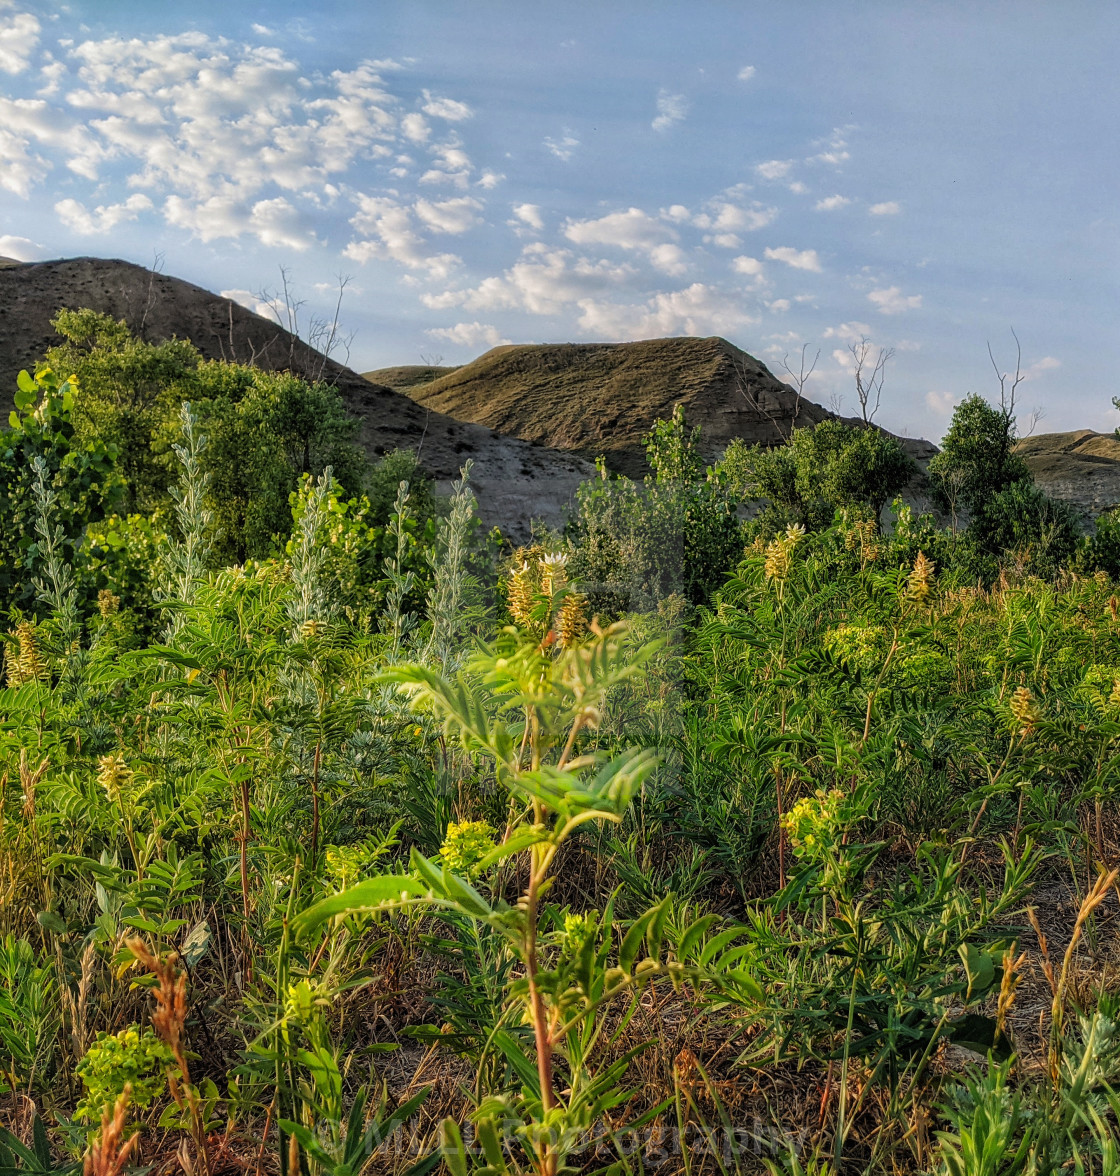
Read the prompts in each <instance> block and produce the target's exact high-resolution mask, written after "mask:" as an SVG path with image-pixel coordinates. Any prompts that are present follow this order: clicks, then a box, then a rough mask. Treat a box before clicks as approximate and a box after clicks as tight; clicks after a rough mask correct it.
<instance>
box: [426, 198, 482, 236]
mask: <svg viewBox="0 0 1120 1176" xmlns="http://www.w3.org/2000/svg"><path fill="white" fill-rule="evenodd" d="M413 209H414V211H415V212H416V215H417V217H419V218H420V220H422V221H423V222H424V224H426V225H427V226H428V228H429V229H431V231H432V232H433V233H450V234H457V233H465V232H466V231H467V230H468V229H470V228H473V227H474V226H475V225H476V224H478V214H479V212H481V210H482V202H481V201H479V200H476V199H475V198H474V197H473V196H458V197H456V198H454V199H452V200H439V201H436V202H434V203H433V202H431V201H428V200H417V201H416V203H415V205H413Z"/></svg>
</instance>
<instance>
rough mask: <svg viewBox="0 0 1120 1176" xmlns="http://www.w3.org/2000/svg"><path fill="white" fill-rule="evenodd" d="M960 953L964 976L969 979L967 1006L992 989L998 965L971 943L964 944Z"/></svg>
mask: <svg viewBox="0 0 1120 1176" xmlns="http://www.w3.org/2000/svg"><path fill="white" fill-rule="evenodd" d="M958 951H959V953H960V957H961V963H962V964H964V974H965V976H967V977H968V991H967V992H966V993H965V997H964V999H965V1003H966V1004H971V1003H972V1002H973V1001H974V1000H979V999H980V998H981V997H983V996H985V995H986V994H987V993H988V991H989V990H990V989H991V987H992V985H993V983H994V982H995V978H996V964H995V960H993V959H992V957H991V955H990V954H989V953H988V952H986V951H981V950H980V949H979V948H978V947H975V946H973V945H972V944H971V943H962V944H961V946H960V947H959V948H958Z"/></svg>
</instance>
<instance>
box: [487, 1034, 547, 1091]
mask: <svg viewBox="0 0 1120 1176" xmlns="http://www.w3.org/2000/svg"><path fill="white" fill-rule="evenodd" d="M491 1040H492V1041H493V1042H494V1044H495V1045H496V1046H497V1047H498V1048H499V1049H500V1050H501V1051H502V1053H503V1054H504V1055H505V1059H506V1061H507V1062H509V1064H510V1065H511V1066H512V1067H513V1069H514V1072H515V1073H516V1074H517V1076H518V1078H520V1079H521V1081H522V1083H523V1085H524V1086H525V1087H526V1088H527V1089H528V1090H529V1091H530V1092H531V1093H532V1094H533V1096H534V1097H535V1098H540V1096H541V1078H540V1075H539V1074H538V1073H537V1065H536V1062H533V1061H530V1059H529V1058H527V1057H526V1056H525V1051H524V1050H523V1049H522V1048H521V1045H520V1043H519V1042H518V1040H517V1039H516V1038H515V1037H513V1036H512V1034H509V1033H507V1032H506V1031H505V1030H504V1029H499V1030H498V1032H497V1033H495V1034H494V1036H493V1038H492V1039H491Z"/></svg>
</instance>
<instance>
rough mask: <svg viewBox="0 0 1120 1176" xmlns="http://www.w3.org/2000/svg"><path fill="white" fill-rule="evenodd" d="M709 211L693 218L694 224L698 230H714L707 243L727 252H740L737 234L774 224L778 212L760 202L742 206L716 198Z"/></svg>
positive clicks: (710, 204) (707, 207)
mask: <svg viewBox="0 0 1120 1176" xmlns="http://www.w3.org/2000/svg"><path fill="white" fill-rule="evenodd" d="M705 208H706V209H707V211H706V212H702V213H700V214H699V215H698V216H695V217H693V219H692V223H693V224H694V225H695V226H696V227H697V228H698V229H709V230H711V236H708V237H705V238H704V240H705V241H706V242H710V243H711V244H713V245H719V246H721V247H722V248H724V249H737V248H738V246H739V244H740V242H739V238H738V236H737V235H736V234H738V233H743V232H745V233H753V232H756V231H757V230H758V229H764V228H765V227H766V226H767V225H769V224H771V223H772V222H773V221H774V220H775V218H776V217H777V215H778V210H777V209H776V208H773V207H767V206H766V205H764V204H761V203H759V202H758V201H757V200H756V201H752V202H751V203H750V204H739V203H736V202H735V201H734V200H728V199H725V198H722V197H717V198H716V199H715V200H710V201H708V203H707V204H706V205H705Z"/></svg>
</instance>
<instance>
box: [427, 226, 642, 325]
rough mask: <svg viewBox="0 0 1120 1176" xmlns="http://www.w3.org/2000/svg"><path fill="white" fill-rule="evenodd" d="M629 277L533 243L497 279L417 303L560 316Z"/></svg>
mask: <svg viewBox="0 0 1120 1176" xmlns="http://www.w3.org/2000/svg"><path fill="white" fill-rule="evenodd" d="M633 276H634V270H633V269H632V268H631V267H630V266H626V265H621V266H616V265H612V264H611V263H610V262H608V261H590V260H589V259H587V258H585V257H578V256H576V255H575V254H573V253H572V252H571V250H568V249H554V248H551V247H549V246H547V245H545V244H543V243H536V244H533V245H527V246H526V247H525V248H524V249H523V250H522V251H521V258H520V260H518V261H517V262H516V263H515V264H514V265H512V266H510V268H509V269H507V270H506V271H505V273H503V274H502V275H501V277H490V278H485V279H484V280H483V281H482V282H480V283H479V284H478V285H477V286H475V287H473V288H471V289H466V290H445V291H443V292H442V293H440V294H423V295H421V297H420V301H421V302H422V303H423V304H424V305H425V306H427V307H429V308H431V309H432V310H446V309H448V308H449V307H452V306H462V307H465V308H466V309H467V310H484V311H485V310H523V311H525V312H527V313H528V314H542V315H545V314H558V313H560V312H561V311H563V310H564V308H565V307H566V306H570V305H572V304H573V303H579V302H580V300H581V299H592V298H595V297H597V296H600V295H602V294H604V293H605V292H607V291H609V290H611V289H612V288H616V287H618V286H619V285H621V284H622V283H624V282H627V281H629V280H630V279H631V278H632V277H633Z"/></svg>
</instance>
